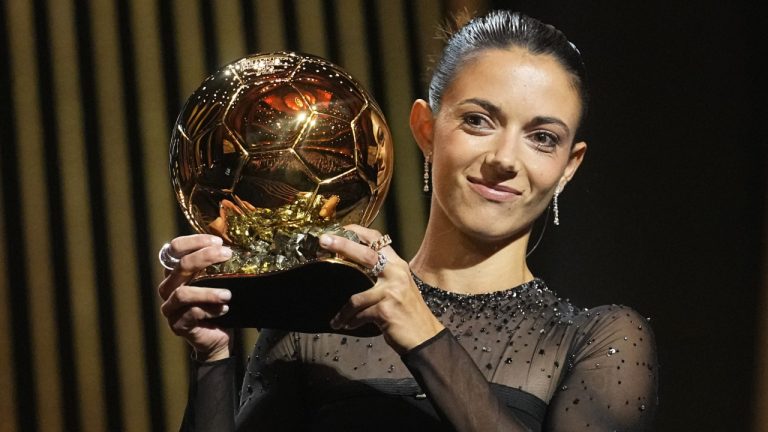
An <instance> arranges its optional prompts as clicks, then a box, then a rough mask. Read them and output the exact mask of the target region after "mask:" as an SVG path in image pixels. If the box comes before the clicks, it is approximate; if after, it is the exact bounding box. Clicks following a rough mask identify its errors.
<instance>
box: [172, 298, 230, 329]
mask: <svg viewBox="0 0 768 432" xmlns="http://www.w3.org/2000/svg"><path fill="white" fill-rule="evenodd" d="M227 312H229V306H228V305H225V304H224V305H206V306H193V307H191V308H189V309H185V310H183V311H178V312H177V313H174V314H173V315H171V316H169V317H168V323H169V324H170V327H171V330H173V332H174V333H175V334H177V335H179V336H184V335H188V334H190V333H191V332H192V331H193V330H194V329H195V328H197V327H206V328H210V327H211V326H210V325H203V324H204V323H207V321H206V320H208V319H211V318H216V317H219V316H222V315H224V314H226V313H227Z"/></svg>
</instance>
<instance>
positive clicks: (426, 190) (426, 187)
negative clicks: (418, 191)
mask: <svg viewBox="0 0 768 432" xmlns="http://www.w3.org/2000/svg"><path fill="white" fill-rule="evenodd" d="M430 156H432V153H430V154H428V155H427V156H425V157H424V193H429V157H430Z"/></svg>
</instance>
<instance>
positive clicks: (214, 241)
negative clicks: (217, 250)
mask: <svg viewBox="0 0 768 432" xmlns="http://www.w3.org/2000/svg"><path fill="white" fill-rule="evenodd" d="M210 239H211V244H212V245H215V246H221V245H222V244H224V241H223V240H222V239H221V237H216V236H211V237H210Z"/></svg>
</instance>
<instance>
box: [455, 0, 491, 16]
mask: <svg viewBox="0 0 768 432" xmlns="http://www.w3.org/2000/svg"><path fill="white" fill-rule="evenodd" d="M447 9H448V14H449V16H450V15H451V14H456V13H459V12H463V11H465V10H466V11H467V12H469V13H471V14H473V15H475V14H479V13H483V12H484V11H486V10H488V1H487V0H448V7H447Z"/></svg>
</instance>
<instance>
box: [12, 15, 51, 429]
mask: <svg viewBox="0 0 768 432" xmlns="http://www.w3.org/2000/svg"><path fill="white" fill-rule="evenodd" d="M8 12H9V14H8V23H9V26H8V35H9V39H10V45H11V52H12V56H13V59H12V62H11V63H12V66H13V71H12V76H13V83H14V87H13V99H14V102H15V112H16V131H17V134H18V135H17V143H18V147H17V148H18V156H19V160H18V164H19V166H18V168H19V185H20V193H21V198H22V200H21V202H20V203H19V204H18V205H19V206H20V210H21V220H22V223H23V224H24V244H25V250H26V253H27V256H26V257H25V260H26V262H27V277H28V280H27V287H28V294H29V319H30V327H31V337H32V340H31V341H30V342H31V348H32V361H33V364H32V367H33V371H34V373H35V386H36V388H35V395H36V397H37V406H38V407H40V408H41V409H39V410H38V412H37V415H38V418H37V420H38V424H39V426H40V429H41V430H45V431H58V430H61V428H62V424H61V414H62V412H61V382H60V380H59V378H60V373H59V362H58V360H59V356H58V348H57V347H58V342H59V341H58V340H57V338H56V300H55V291H54V290H55V288H56V284H55V282H54V281H53V275H52V272H51V268H52V264H51V255H50V250H51V248H50V241H51V236H50V231H49V220H48V213H49V212H48V205H47V204H48V200H47V199H46V197H47V196H48V191H47V187H46V184H45V178H46V175H45V163H44V157H45V147H44V146H43V139H42V136H41V130H40V128H37V127H30V125H34V124H38V123H39V122H40V119H41V117H40V109H39V107H38V105H37V104H38V100H39V99H38V89H37V84H38V82H37V63H36V58H35V46H34V40H35V35H34V24H33V21H32V9H31V4H30V3H28V2H23V1H11V2H9V8H8ZM9 210H11V211H16V210H18V209H9ZM18 306H20V307H21V306H22V305H18Z"/></svg>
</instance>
